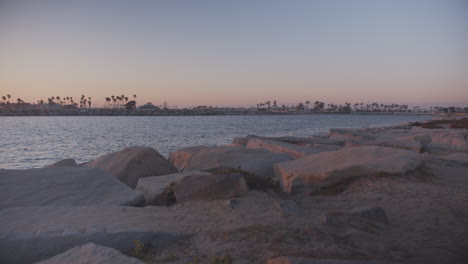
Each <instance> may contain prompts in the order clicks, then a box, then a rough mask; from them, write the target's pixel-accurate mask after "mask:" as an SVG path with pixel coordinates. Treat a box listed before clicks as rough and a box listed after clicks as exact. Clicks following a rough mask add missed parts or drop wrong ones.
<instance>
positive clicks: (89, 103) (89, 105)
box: [88, 97, 91, 108]
mask: <svg viewBox="0 0 468 264" xmlns="http://www.w3.org/2000/svg"><path fill="white" fill-rule="evenodd" d="M88 108H91V97H88Z"/></svg>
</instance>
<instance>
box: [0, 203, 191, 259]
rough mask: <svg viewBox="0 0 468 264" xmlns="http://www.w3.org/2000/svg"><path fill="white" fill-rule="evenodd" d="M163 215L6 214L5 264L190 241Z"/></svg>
mask: <svg viewBox="0 0 468 264" xmlns="http://www.w3.org/2000/svg"><path fill="white" fill-rule="evenodd" d="M157 209H159V208H154V207H145V208H136V207H124V206H38V207H18V208H7V209H3V210H0V263H2V264H10V263H11V264H23V263H33V262H36V261H40V260H44V259H47V258H50V257H53V256H55V255H57V254H60V253H63V252H65V251H67V250H69V249H71V248H74V247H76V246H80V245H83V244H85V243H89V242H92V243H95V244H98V245H102V246H106V247H111V248H115V249H117V250H132V249H134V248H135V241H138V243H142V244H145V245H148V246H150V247H154V248H156V249H157V248H158V247H162V246H167V245H168V244H169V243H171V242H173V241H174V240H177V239H180V238H183V237H186V235H187V234H181V233H178V232H176V231H175V230H173V231H171V228H170V225H171V223H167V222H168V221H167V217H164V215H165V214H167V212H166V211H167V210H157ZM161 209H165V208H161ZM64 263H66V262H64Z"/></svg>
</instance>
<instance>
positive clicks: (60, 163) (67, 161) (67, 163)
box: [46, 159, 78, 168]
mask: <svg viewBox="0 0 468 264" xmlns="http://www.w3.org/2000/svg"><path fill="white" fill-rule="evenodd" d="M75 166H78V164H77V163H76V162H75V160H74V159H64V160H61V161H58V162H56V163H54V164H50V165H49V166H47V167H46V168H55V167H75Z"/></svg>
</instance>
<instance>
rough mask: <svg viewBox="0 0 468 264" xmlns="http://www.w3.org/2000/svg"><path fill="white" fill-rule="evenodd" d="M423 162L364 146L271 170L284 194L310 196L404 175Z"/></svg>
mask: <svg viewBox="0 0 468 264" xmlns="http://www.w3.org/2000/svg"><path fill="white" fill-rule="evenodd" d="M422 162H423V160H422V158H421V155H419V154H418V153H415V152H412V151H407V150H402V149H397V148H388V147H377V146H363V147H355V148H345V149H342V150H338V151H329V152H322V153H319V154H314V155H310V156H306V157H304V158H300V159H296V160H292V161H286V162H282V163H278V164H276V165H275V166H274V167H275V173H276V175H277V177H278V178H279V179H281V185H282V187H283V190H284V191H286V192H289V193H302V194H306V195H310V194H315V193H318V192H320V191H321V189H322V188H323V187H328V186H331V185H334V184H337V183H339V182H342V181H344V180H346V179H349V178H353V177H357V176H364V175H403V174H405V173H407V172H410V171H413V170H416V169H417V168H419V167H420V166H421V165H422Z"/></svg>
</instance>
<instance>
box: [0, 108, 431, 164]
mask: <svg viewBox="0 0 468 264" xmlns="http://www.w3.org/2000/svg"><path fill="white" fill-rule="evenodd" d="M427 119H430V116H408V115H281V116H270V115H267V116H141V117H140V116H72V117H69V116H58V117H57V116H46V117H30V116H27V117H23V116H21V117H0V122H1V123H0V124H1V125H0V139H1V140H0V168H5V169H24V168H37V167H42V166H46V165H48V164H51V163H54V162H56V161H59V160H62V159H66V158H74V159H75V160H76V162H78V163H83V162H88V161H91V160H93V159H95V158H96V157H98V156H100V155H103V154H106V153H110V152H114V151H118V150H121V149H123V148H126V147H129V146H149V147H153V148H155V149H156V150H158V151H159V152H160V153H161V154H163V155H165V156H167V155H168V154H169V153H170V152H172V151H174V150H177V149H180V148H183V147H189V146H195V145H224V144H228V143H230V142H231V141H232V139H233V138H234V137H242V136H246V135H262V136H301V137H308V136H312V135H316V134H320V133H325V132H328V130H329V129H330V128H360V127H379V126H390V125H398V124H402V123H405V122H408V121H421V120H427Z"/></svg>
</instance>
